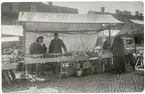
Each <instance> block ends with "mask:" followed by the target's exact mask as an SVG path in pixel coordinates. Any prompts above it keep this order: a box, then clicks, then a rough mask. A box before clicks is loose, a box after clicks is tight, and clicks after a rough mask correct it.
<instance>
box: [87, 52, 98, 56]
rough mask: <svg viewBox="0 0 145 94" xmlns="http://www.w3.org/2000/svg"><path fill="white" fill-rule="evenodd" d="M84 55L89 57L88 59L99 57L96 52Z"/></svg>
mask: <svg viewBox="0 0 145 94" xmlns="http://www.w3.org/2000/svg"><path fill="white" fill-rule="evenodd" d="M86 54H87V55H88V56H89V57H99V53H97V52H89V51H88V52H86Z"/></svg>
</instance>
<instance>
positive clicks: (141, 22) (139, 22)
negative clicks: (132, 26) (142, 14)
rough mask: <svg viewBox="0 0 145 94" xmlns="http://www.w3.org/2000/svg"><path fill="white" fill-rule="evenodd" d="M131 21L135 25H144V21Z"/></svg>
mask: <svg viewBox="0 0 145 94" xmlns="http://www.w3.org/2000/svg"><path fill="white" fill-rule="evenodd" d="M130 21H132V22H133V23H136V24H141V25H143V24H144V21H143V20H130Z"/></svg>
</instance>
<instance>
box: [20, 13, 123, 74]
mask: <svg viewBox="0 0 145 94" xmlns="http://www.w3.org/2000/svg"><path fill="white" fill-rule="evenodd" d="M18 21H19V22H20V24H21V25H22V26H23V29H24V32H23V34H24V46H23V47H24V53H25V54H26V57H25V64H27V65H28V64H30V63H36V61H39V62H45V63H46V62H47V63H51V62H58V63H60V64H62V63H61V62H64V61H67V62H68V63H69V61H73V67H75V68H76V70H77V71H78V73H79V72H80V73H81V74H82V70H83V69H84V68H85V66H87V68H88V66H90V63H88V62H89V59H94V58H91V56H89V54H88V53H87V52H90V53H91V51H93V49H94V48H95V43H96V40H97V32H99V31H102V30H105V29H108V28H109V27H111V26H115V25H116V23H122V22H120V21H118V20H116V19H115V18H114V17H113V16H111V15H109V14H107V15H106V14H105V15H104V14H98V15H90V14H64V13H36V12H20V14H19V19H18ZM104 24H105V25H104ZM109 31H110V30H109ZM54 32H57V33H59V36H60V39H62V40H64V43H65V44H66V46H67V48H68V52H67V53H62V54H61V53H60V54H58V55H56V54H55V55H52V54H50V53H47V55H45V56H44V55H43V56H42V57H41V58H40V59H39V58H38V57H36V55H33V57H31V56H30V55H29V46H30V44H31V43H32V42H34V41H35V39H36V38H37V37H38V36H40V35H41V36H43V37H44V43H45V44H46V46H47V47H48V45H49V43H50V40H51V39H52V38H53V34H52V33H54ZM109 35H110V34H109ZM70 41H71V42H70ZM91 55H92V54H91ZM62 57H63V59H61V58H62ZM94 57H96V59H98V58H99V55H98V53H97V52H96V54H95V55H94ZM29 58H31V59H29ZM32 58H33V60H32ZM35 58H37V59H35ZM74 62H75V63H74ZM85 62H86V63H85ZM71 63H72V62H71ZM96 63H97V62H96ZM65 73H66V72H65Z"/></svg>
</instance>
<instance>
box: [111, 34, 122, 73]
mask: <svg viewBox="0 0 145 94" xmlns="http://www.w3.org/2000/svg"><path fill="white" fill-rule="evenodd" d="M111 51H112V54H113V72H114V73H117V74H121V73H125V59H124V44H123V41H122V39H121V37H120V36H116V37H115V38H114V41H113V45H112V47H111Z"/></svg>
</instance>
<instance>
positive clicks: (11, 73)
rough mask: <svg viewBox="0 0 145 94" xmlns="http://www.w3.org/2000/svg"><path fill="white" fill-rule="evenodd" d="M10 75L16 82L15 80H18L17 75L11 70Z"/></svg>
mask: <svg viewBox="0 0 145 94" xmlns="http://www.w3.org/2000/svg"><path fill="white" fill-rule="evenodd" d="M9 73H10V75H11V77H12V79H13V80H15V79H16V75H15V73H14V72H13V70H9Z"/></svg>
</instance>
